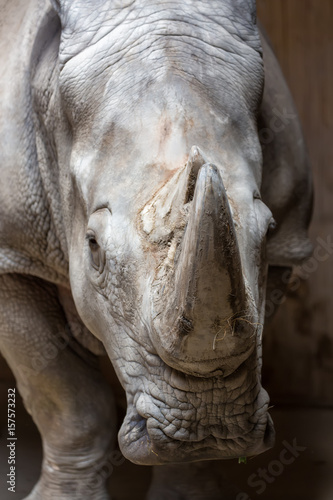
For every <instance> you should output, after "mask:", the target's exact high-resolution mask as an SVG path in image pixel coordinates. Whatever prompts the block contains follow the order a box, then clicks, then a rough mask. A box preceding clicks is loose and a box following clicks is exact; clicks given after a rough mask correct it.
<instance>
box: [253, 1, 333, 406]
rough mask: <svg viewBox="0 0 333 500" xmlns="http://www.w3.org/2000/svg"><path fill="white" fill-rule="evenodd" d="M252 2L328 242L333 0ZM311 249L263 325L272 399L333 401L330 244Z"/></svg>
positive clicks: (332, 191)
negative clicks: (302, 144) (283, 84)
mask: <svg viewBox="0 0 333 500" xmlns="http://www.w3.org/2000/svg"><path fill="white" fill-rule="evenodd" d="M257 6H258V16H259V18H260V20H261V23H262V24H263V26H264V28H265V29H266V32H267V33H268V35H269V37H270V39H271V42H272V45H273V47H274V49H275V53H276V55H277V57H278V59H279V61H280V64H281V66H282V69H283V71H284V74H285V77H286V80H287V82H288V84H289V86H290V89H291V91H292V94H293V96H294V99H295V102H296V106H297V108H298V112H299V115H300V118H301V122H302V125H303V130H304V134H305V138H306V142H307V146H308V151H309V155H310V160H311V163H312V168H313V175H314V184H315V206H314V215H313V221H312V225H311V239H312V241H313V244H314V247H315V248H318V237H320V238H322V239H323V240H324V241H331V242H332V243H333V0H257ZM319 241H320V240H319ZM316 255H317V254H316ZM318 255H320V256H321V257H319V259H318V258H314V257H313V258H312V259H310V261H309V262H308V263H307V264H306V265H305V266H303V268H302V269H301V270H299V271H298V274H299V275H300V276H302V277H303V279H301V281H300V282H298V281H296V280H294V282H293V287H292V288H293V291H290V293H289V294H288V295H289V298H288V300H287V302H286V303H285V304H283V305H282V306H281V308H280V310H279V312H278V314H277V317H276V318H275V321H274V326H273V327H272V328H269V329H268V330H267V331H266V336H265V347H264V366H265V370H264V380H265V382H266V386H267V388H268V389H269V391H270V393H271V395H272V400H273V402H274V400H281V399H282V400H286V399H287V400H289V401H294V402H299V401H300V402H307V403H314V404H320V405H333V249H332V250H331V253H329V252H327V254H326V258H324V257H325V250H321V251H320V252H319V254H318Z"/></svg>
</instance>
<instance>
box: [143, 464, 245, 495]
mask: <svg viewBox="0 0 333 500" xmlns="http://www.w3.org/2000/svg"><path fill="white" fill-rule="evenodd" d="M218 469H221V467H215V464H214V463H212V462H209V461H205V462H193V463H188V464H175V465H161V466H155V467H154V473H153V481H152V484H151V486H150V489H149V492H148V495H147V500H235V499H236V498H237V495H238V494H239V493H240V492H239V490H237V489H235V488H234V486H233V485H231V484H230V483H229V482H228V481H227V480H226V479H225V477H224V475H222V474H221V473H220V472H219V470H218Z"/></svg>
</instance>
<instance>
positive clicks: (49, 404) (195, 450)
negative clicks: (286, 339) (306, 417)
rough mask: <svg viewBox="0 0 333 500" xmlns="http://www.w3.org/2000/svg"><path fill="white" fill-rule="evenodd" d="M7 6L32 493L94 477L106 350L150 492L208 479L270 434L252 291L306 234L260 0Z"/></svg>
mask: <svg viewBox="0 0 333 500" xmlns="http://www.w3.org/2000/svg"><path fill="white" fill-rule="evenodd" d="M0 9H1V10H0V12H1V19H2V20H3V21H2V23H1V41H0V44H1V45H0V54H1V61H2V63H1V67H2V72H1V79H0V95H1V104H0V106H1V112H0V129H1V134H0V140H1V146H0V158H1V163H0V168H1V184H0V213H1V219H0V224H1V226H0V274H1V277H0V315H1V316H0V317H1V333H0V347H1V351H2V353H3V355H4V357H5V358H6V360H7V362H8V364H9V366H10V367H11V369H12V371H13V373H14V375H15V377H16V380H17V386H18V389H19V391H20V393H21V395H22V397H23V400H24V403H25V406H26V408H27V410H28V411H29V413H31V415H32V417H33V419H34V421H35V423H36V425H37V427H38V429H39V431H40V434H41V436H42V440H43V453H44V458H43V464H42V471H41V476H40V479H39V481H38V483H37V485H36V486H35V487H34V489H33V491H32V492H31V493H30V495H29V496H28V497H27V499H29V500H51V499H52V500H72V499H76V498H79V499H81V500H88V499H92V500H101V499H103V500H104V499H107V498H109V497H108V493H107V488H106V485H105V481H101V480H100V478H101V477H104V476H105V475H104V476H103V475H101V474H100V471H101V470H102V469H103V467H104V466H105V463H106V461H107V460H108V456H109V455H108V454H109V451H110V450H111V449H114V446H115V444H114V442H115V434H116V432H117V430H118V429H117V424H116V418H115V402H114V396H113V395H112V392H111V389H110V386H109V384H107V382H106V381H105V378H104V377H103V375H102V374H101V370H100V367H99V363H98V359H99V358H98V357H99V356H101V355H105V354H106V353H107V356H108V357H109V359H110V361H111V363H112V365H113V367H114V370H115V372H116V375H117V377H118V378H119V381H120V383H121V385H122V386H123V388H124V390H125V391H126V398H127V413H126V416H125V418H124V421H123V422H122V425H121V427H120V430H119V434H118V441H119V446H120V449H121V452H122V453H123V455H124V456H125V457H126V458H127V459H129V460H130V461H132V462H134V463H136V464H141V465H151V466H154V470H155V471H156V472H155V475H154V479H153V483H152V486H151V488H150V490H149V493H148V498H149V500H157V499H158V500H161V499H163V498H164V499H190V498H191V499H194V498H195V499H197V500H203V499H205V500H213V499H216V498H219V499H220V498H222V496H223V495H224V494H225V492H224V486H223V484H222V485H221V482H220V481H219V480H218V478H216V477H215V476H214V475H213V472H212V470H213V469H212V467H209V463H210V462H209V461H210V460H217V459H237V458H240V457H241V459H242V460H243V458H242V457H247V456H253V455H257V454H259V453H261V452H264V451H265V450H266V449H268V448H270V447H271V446H272V445H273V443H274V428H273V424H272V421H271V418H270V416H269V414H268V407H269V398H268V395H267V392H266V391H265V390H264V388H263V387H262V384H261V346H262V331H263V324H264V319H265V296H266V294H268V293H271V292H274V293H275V295H274V296H276V292H278V295H279V292H280V291H281V290H282V285H283V283H284V284H285V283H286V281H287V280H286V270H288V269H290V268H291V267H292V266H293V265H295V264H297V263H299V262H301V261H302V260H304V259H305V258H307V257H308V256H309V254H310V252H311V244H310V242H309V239H308V235H307V227H308V224H309V218H310V213H311V196H312V194H311V193H312V186H311V175H310V172H309V166H308V161H307V156H306V152H305V148H304V142H303V138H302V133H301V129H300V125H299V121H298V119H297V115H296V111H295V108H294V105H293V102H292V100H291V97H290V94H289V91H288V89H287V87H286V84H285V81H284V79H283V77H282V74H281V70H280V69H279V66H278V63H277V62H276V59H275V57H274V55H273V53H272V50H271V48H270V45H269V43H268V42H267V41H266V38H265V36H263V35H262V34H261V33H260V30H259V28H258V23H257V19H256V7H255V1H254V0H219V1H217V0H216V1H215V0H209V1H208V0H196V1H194V0H183V2H181V3H179V2H174V1H169V2H164V1H163V0H123V1H120V0H96V1H95V2H91V1H87V0H52V3H49V1H48V0H26V1H25V2H21V1H20V0H11V1H10V2H9V1H6V0H1V3H0ZM281 294H282V291H281ZM207 461H208V462H207ZM175 464H176V467H175ZM205 464H207V465H205ZM202 471H203V472H202ZM223 498H226V496H223Z"/></svg>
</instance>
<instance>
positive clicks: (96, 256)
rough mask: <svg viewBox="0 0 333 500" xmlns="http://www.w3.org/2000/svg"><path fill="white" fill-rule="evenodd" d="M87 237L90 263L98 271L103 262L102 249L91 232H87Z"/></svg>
mask: <svg viewBox="0 0 333 500" xmlns="http://www.w3.org/2000/svg"><path fill="white" fill-rule="evenodd" d="M87 239H88V244H89V249H90V258H91V264H92V266H93V267H94V268H95V269H97V270H98V271H100V270H101V267H102V264H103V258H102V250H101V248H100V246H99V244H98V243H97V240H96V238H95V236H94V235H93V234H88V235H87Z"/></svg>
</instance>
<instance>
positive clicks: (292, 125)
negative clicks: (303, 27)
mask: <svg viewBox="0 0 333 500" xmlns="http://www.w3.org/2000/svg"><path fill="white" fill-rule="evenodd" d="M262 45H263V50H264V65H265V90H264V95H263V101H262V106H261V111H260V116H259V120H258V129H259V137H260V140H261V145H262V150H263V161H264V167H263V180H262V188H261V195H262V199H263V201H264V202H265V203H266V205H267V206H268V207H269V208H270V210H271V212H272V213H273V216H274V218H275V220H276V222H277V225H276V230H275V231H274V232H272V234H271V235H269V236H268V241H267V257H268V262H269V265H271V266H289V267H290V266H293V265H297V264H300V263H301V262H302V261H304V260H305V259H307V258H308V257H309V256H310V255H311V252H312V245H311V243H310V240H309V238H308V233H307V229H308V225H309V223H310V218H311V212H312V177H311V171H310V167H309V162H308V158H307V153H306V148H305V145H304V139H303V135H302V130H301V126H300V123H299V119H298V115H297V111H296V108H295V105H294V103H293V99H292V97H291V95H290V92H289V90H288V87H287V85H286V82H285V80H284V78H283V75H282V72H281V70H280V68H279V65H278V62H277V61H276V58H275V56H274V54H273V52H272V50H271V48H270V46H269V45H268V43H267V41H266V40H265V39H264V38H263V37H262Z"/></svg>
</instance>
